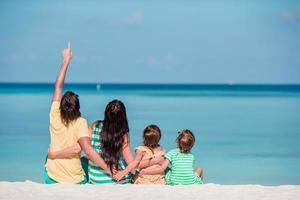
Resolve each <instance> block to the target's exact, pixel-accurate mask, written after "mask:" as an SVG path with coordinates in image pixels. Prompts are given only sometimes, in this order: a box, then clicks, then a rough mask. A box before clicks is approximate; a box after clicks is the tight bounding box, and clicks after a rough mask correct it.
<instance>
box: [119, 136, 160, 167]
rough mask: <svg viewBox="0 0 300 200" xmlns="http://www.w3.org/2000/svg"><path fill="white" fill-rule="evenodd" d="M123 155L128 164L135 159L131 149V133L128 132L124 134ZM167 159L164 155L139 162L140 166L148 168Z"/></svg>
mask: <svg viewBox="0 0 300 200" xmlns="http://www.w3.org/2000/svg"><path fill="white" fill-rule="evenodd" d="M122 153H123V157H124V159H125V162H126V163H127V164H129V163H131V162H132V161H133V159H134V158H133V155H132V152H131V149H130V140H129V134H128V133H127V134H126V135H125V136H124V145H123V152H122ZM164 160H165V159H164V158H163V157H156V158H153V159H146V160H141V161H140V163H139V166H138V167H139V168H141V169H142V168H147V167H149V166H152V165H155V164H161V163H162V162H163V161H164Z"/></svg>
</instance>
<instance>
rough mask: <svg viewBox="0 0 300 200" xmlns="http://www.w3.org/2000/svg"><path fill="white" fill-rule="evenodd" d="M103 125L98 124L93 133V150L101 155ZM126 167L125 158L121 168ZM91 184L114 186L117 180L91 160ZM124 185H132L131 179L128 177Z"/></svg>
mask: <svg viewBox="0 0 300 200" xmlns="http://www.w3.org/2000/svg"><path fill="white" fill-rule="evenodd" d="M102 126H103V124H102V123H101V122H100V123H98V124H97V125H96V126H95V128H94V129H93V132H92V139H91V142H92V146H93V148H94V149H95V150H96V151H97V152H98V153H100V154H102V152H101V131H102ZM125 167H126V163H125V161H124V159H123V158H121V159H120V168H122V169H124V168H125ZM88 173H89V183H92V184H112V183H116V181H115V180H113V179H112V178H111V176H110V175H109V174H107V173H105V172H104V171H103V169H102V168H101V167H99V166H96V165H95V164H94V163H93V162H92V161H91V160H89V167H88ZM122 183H131V177H130V176H127V177H126V178H125V179H124V181H122Z"/></svg>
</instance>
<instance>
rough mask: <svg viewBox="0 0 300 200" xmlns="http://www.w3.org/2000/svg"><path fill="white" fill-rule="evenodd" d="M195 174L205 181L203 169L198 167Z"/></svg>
mask: <svg viewBox="0 0 300 200" xmlns="http://www.w3.org/2000/svg"><path fill="white" fill-rule="evenodd" d="M195 172H196V173H197V174H198V175H199V176H200V178H201V179H202V180H203V169H202V168H201V167H197V168H196V169H195Z"/></svg>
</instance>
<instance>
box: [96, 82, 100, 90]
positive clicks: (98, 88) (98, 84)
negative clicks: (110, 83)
mask: <svg viewBox="0 0 300 200" xmlns="http://www.w3.org/2000/svg"><path fill="white" fill-rule="evenodd" d="M96 88H97V91H100V89H101V84H100V83H97V85H96Z"/></svg>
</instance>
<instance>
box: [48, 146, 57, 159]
mask: <svg viewBox="0 0 300 200" xmlns="http://www.w3.org/2000/svg"><path fill="white" fill-rule="evenodd" d="M55 156H56V155H55V152H54V151H52V150H51V147H50V146H49V148H48V158H49V159H55Z"/></svg>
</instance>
